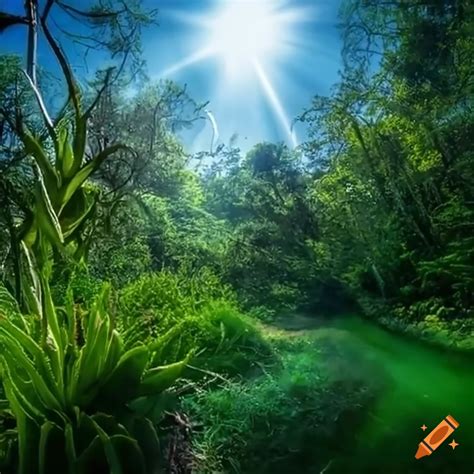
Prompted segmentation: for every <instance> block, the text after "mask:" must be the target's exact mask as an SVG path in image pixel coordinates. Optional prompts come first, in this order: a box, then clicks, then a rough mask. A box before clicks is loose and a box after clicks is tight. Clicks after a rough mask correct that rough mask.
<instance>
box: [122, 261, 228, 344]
mask: <svg viewBox="0 0 474 474" xmlns="http://www.w3.org/2000/svg"><path fill="white" fill-rule="evenodd" d="M220 299H222V300H228V301H232V300H233V294H232V292H231V290H230V289H229V288H228V287H226V286H224V285H222V283H221V282H220V280H219V278H218V277H217V276H216V275H215V274H214V273H213V272H212V271H210V270H209V269H207V268H202V269H201V270H200V271H196V272H190V271H188V270H186V269H185V268H182V269H181V270H180V271H179V272H176V273H175V272H171V271H169V270H164V271H161V272H158V273H154V274H150V275H146V276H143V277H141V278H140V279H138V280H137V281H135V282H133V283H132V284H130V285H128V286H127V287H125V288H123V290H122V291H121V292H120V296H119V311H120V314H121V319H122V320H123V322H124V324H125V326H126V327H130V326H133V325H134V324H136V323H137V324H138V325H139V327H141V330H142V333H143V337H147V336H151V337H157V336H160V335H163V334H164V333H165V332H166V331H167V330H168V329H170V328H171V327H172V326H173V325H174V324H176V323H178V322H180V321H182V320H183V319H184V318H186V317H189V316H193V315H196V314H197V313H198V312H199V311H200V310H202V308H203V307H204V306H205V305H207V304H208V303H209V302H211V301H213V300H220Z"/></svg>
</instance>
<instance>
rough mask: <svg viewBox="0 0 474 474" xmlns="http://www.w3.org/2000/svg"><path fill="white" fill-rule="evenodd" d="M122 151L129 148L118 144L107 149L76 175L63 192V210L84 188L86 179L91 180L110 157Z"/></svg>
mask: <svg viewBox="0 0 474 474" xmlns="http://www.w3.org/2000/svg"><path fill="white" fill-rule="evenodd" d="M121 149H127V147H126V146H125V145H120V144H117V145H112V146H111V147H109V148H106V149H105V150H103V151H101V152H100V153H99V154H98V155H97V156H95V157H94V158H93V159H92V160H91V161H90V162H89V163H87V165H85V166H83V167H82V168H81V169H80V170H78V171H77V173H75V174H74V177H73V178H72V179H71V180H70V181H69V183H68V184H67V185H66V186H65V187H64V188H63V189H62V191H61V210H62V209H63V208H64V206H65V205H66V204H67V203H68V201H69V199H71V197H72V196H73V195H74V193H75V192H76V191H77V190H78V189H79V188H80V187H81V186H82V184H83V183H84V182H85V181H86V179H87V178H89V176H90V175H91V174H92V173H93V172H94V171H96V170H97V169H98V168H99V166H100V165H101V164H102V163H103V162H104V161H105V160H106V159H107V158H108V157H109V156H110V155H112V154H114V153H115V152H117V151H118V150H121Z"/></svg>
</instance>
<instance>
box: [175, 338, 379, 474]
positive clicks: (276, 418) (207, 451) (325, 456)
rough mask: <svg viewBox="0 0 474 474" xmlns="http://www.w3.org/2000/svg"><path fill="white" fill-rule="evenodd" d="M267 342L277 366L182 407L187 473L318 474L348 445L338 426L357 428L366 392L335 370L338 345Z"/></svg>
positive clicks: (360, 382)
mask: <svg viewBox="0 0 474 474" xmlns="http://www.w3.org/2000/svg"><path fill="white" fill-rule="evenodd" d="M269 339H270V341H271V343H272V345H273V347H274V348H275V351H276V352H277V353H278V354H279V357H280V360H281V364H280V365H276V366H275V367H274V368H273V370H270V371H269V372H267V373H266V374H265V375H262V376H259V377H257V378H254V379H253V380H249V381H240V382H239V381H232V382H229V383H226V384H223V385H222V386H221V387H220V388H219V389H217V390H216V389H214V390H207V391H203V392H199V393H197V394H194V395H192V396H189V397H187V398H186V399H185V400H184V402H183V409H184V410H185V411H186V412H187V413H188V414H189V415H190V416H191V419H192V420H193V421H194V423H195V426H196V427H195V435H194V441H193V443H194V450H195V472H197V473H218V472H226V473H227V472H236V473H239V472H242V473H248V474H252V473H270V472H271V473H288V472H300V473H302V472H319V471H320V470H322V469H324V467H325V466H326V465H327V464H328V463H329V462H331V459H332V457H333V456H335V455H336V453H339V454H340V453H341V450H342V451H343V450H344V449H345V446H348V447H350V446H351V442H350V441H351V440H350V437H351V436H352V431H348V430H347V429H344V427H345V426H346V425H347V424H348V423H349V424H350V425H351V426H357V425H358V423H360V421H361V420H362V419H363V417H364V415H365V408H366V407H367V406H368V404H369V403H370V401H371V399H372V397H373V393H374V390H373V389H372V387H369V386H368V384H367V383H366V382H365V381H364V379H363V377H362V376H361V373H358V372H357V371H353V370H352V369H350V368H347V370H346V371H344V370H343V368H344V366H345V364H344V361H343V359H342V348H343V344H344V340H343V339H341V340H339V341H338V340H337V337H336V342H335V343H333V344H331V345H329V344H326V343H325V342H324V341H327V339H326V338H325V337H319V336H318V331H316V332H311V331H310V332H306V333H304V335H299V336H298V337H291V335H288V334H286V335H285V333H283V332H279V331H276V332H273V331H272V333H271V334H270V335H269ZM344 351H345V352H347V348H344ZM336 366H339V367H338V368H337V370H335V367H336Z"/></svg>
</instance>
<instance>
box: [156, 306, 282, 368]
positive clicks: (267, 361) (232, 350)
mask: <svg viewBox="0 0 474 474" xmlns="http://www.w3.org/2000/svg"><path fill="white" fill-rule="evenodd" d="M157 342H158V345H159V347H160V350H159V352H157V354H158V356H159V357H160V360H162V361H163V363H172V362H174V361H176V360H180V359H181V358H182V357H183V354H187V353H188V352H189V351H190V350H195V351H198V352H199V355H198V356H197V357H195V358H194V360H193V364H194V365H197V366H199V367H200V368H205V369H207V370H212V371H217V372H221V373H225V374H228V375H236V374H243V373H248V372H249V371H250V370H252V369H256V370H260V369H261V368H262V366H264V365H272V364H274V363H275V362H276V356H275V353H274V351H273V350H272V348H271V346H270V345H269V343H268V342H267V341H266V340H265V339H264V337H263V336H262V334H261V332H260V330H259V329H258V328H257V327H256V326H255V324H254V323H253V322H252V320H251V319H250V318H249V317H247V316H245V315H243V314H241V313H240V312H239V311H238V310H237V309H236V308H235V306H233V305H231V304H230V303H228V302H225V301H214V302H210V303H208V305H207V306H205V307H204V308H203V309H202V310H201V311H199V312H198V313H197V314H196V315H193V316H190V317H187V318H184V319H183V320H182V321H180V322H178V323H177V324H176V326H174V327H173V328H172V329H171V330H170V331H168V333H167V334H165V335H164V336H163V337H162V338H159V339H158V340H157Z"/></svg>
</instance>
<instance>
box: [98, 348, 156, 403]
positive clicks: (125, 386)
mask: <svg viewBox="0 0 474 474" xmlns="http://www.w3.org/2000/svg"><path fill="white" fill-rule="evenodd" d="M148 356H149V354H148V348H147V347H146V346H138V347H134V348H133V349H130V350H129V351H128V352H126V353H125V354H124V355H123V356H122V357H121V358H120V360H119V362H118V364H117V367H116V368H115V370H114V371H113V372H112V374H111V375H110V377H109V378H108V379H107V380H106V382H105V384H104V386H103V387H102V390H101V391H100V394H99V396H98V398H99V400H102V401H103V402H104V403H105V404H113V405H116V404H122V403H123V402H125V401H128V400H130V399H132V398H134V397H135V396H137V395H138V392H139V387H140V381H141V379H142V376H143V372H144V370H145V367H146V364H147V362H148Z"/></svg>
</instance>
